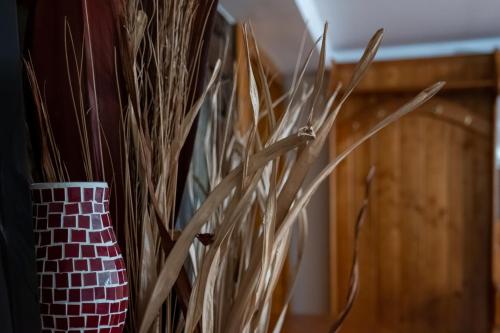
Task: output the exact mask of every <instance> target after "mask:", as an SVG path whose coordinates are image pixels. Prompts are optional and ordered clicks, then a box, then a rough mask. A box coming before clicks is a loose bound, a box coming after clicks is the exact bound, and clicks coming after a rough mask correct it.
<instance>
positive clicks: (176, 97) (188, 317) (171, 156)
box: [122, 0, 442, 332]
mask: <svg viewBox="0 0 500 333" xmlns="http://www.w3.org/2000/svg"><path fill="white" fill-rule="evenodd" d="M141 6H142V3H141V1H138V0H132V1H129V2H128V7H127V8H128V10H127V17H126V20H125V21H126V25H125V30H126V44H125V46H126V47H125V49H124V50H122V54H123V56H122V58H123V59H124V62H123V63H122V66H123V67H124V71H125V78H126V81H127V94H128V95H127V96H125V100H127V103H126V105H125V106H124V108H125V109H126V111H127V112H126V117H125V119H124V122H123V127H124V133H125V136H126V140H125V142H126V149H125V151H126V153H125V154H126V156H125V161H126V164H125V167H124V169H125V174H126V177H125V179H124V182H125V188H126V196H127V203H128V205H127V207H128V211H127V216H126V224H127V225H126V227H127V246H128V249H129V251H128V253H127V264H128V270H129V278H130V281H131V290H132V307H131V311H132V318H133V319H132V327H134V329H137V330H138V331H139V332H150V331H155V332H159V331H168V332H177V331H184V332H194V331H197V330H200V329H201V331H202V332H266V331H267V330H268V329H270V327H269V318H270V309H271V304H272V297H273V290H274V288H275V287H276V284H277V281H278V278H279V276H280V274H281V271H282V268H283V265H284V262H285V259H286V257H287V256H288V255H289V248H290V243H291V235H292V232H293V230H294V226H295V225H296V224H297V225H298V228H297V230H298V233H299V240H300V244H301V246H299V257H300V256H301V252H302V250H303V244H304V242H305V232H306V230H307V218H306V214H305V211H304V208H305V207H306V205H307V203H308V202H309V200H310V198H311V196H312V194H313V193H314V192H315V191H316V189H317V188H318V186H319V184H320V183H321V182H322V181H324V180H325V179H326V178H327V177H328V175H329V174H330V173H331V172H332V171H333V170H334V169H335V168H336V166H337V165H338V164H339V163H340V162H341V161H342V160H344V159H345V158H346V157H347V155H348V154H349V153H350V152H351V151H352V150H354V149H355V148H356V147H358V146H359V145H360V144H361V143H363V142H365V141H366V140H367V139H369V138H370V137H371V136H373V135H374V134H376V133H377V132H378V131H379V130H380V129H382V128H383V127H385V126H386V125H388V124H390V123H391V122H393V121H395V120H397V119H399V118H400V117H401V116H403V115H405V114H407V113H408V112H410V111H411V110H413V109H415V108H417V107H418V106H420V105H421V104H422V103H424V102H425V101H427V100H428V99H429V98H431V97H432V96H433V95H434V94H435V93H437V91H439V89H440V88H441V87H442V83H437V84H435V85H433V86H431V87H429V88H428V89H426V90H424V91H423V92H421V93H420V94H419V95H417V96H416V97H415V98H414V99H413V100H411V101H410V102H409V103H407V104H405V105H404V106H402V107H401V108H400V109H398V110H396V111H395V112H394V113H393V114H391V115H390V116H389V117H387V118H386V119H384V120H382V121H381V122H380V123H379V124H377V125H376V126H375V127H373V128H372V129H371V130H370V131H369V132H368V133H367V134H366V135H365V136H364V137H362V138H361V139H360V140H359V141H357V142H355V143H354V144H353V145H352V146H351V147H349V148H348V149H347V150H346V151H344V152H342V153H341V154H340V155H339V156H338V157H337V158H335V159H334V160H333V161H332V162H331V163H330V164H329V165H328V166H327V167H326V168H325V169H324V170H323V171H322V172H320V173H319V174H318V175H317V177H316V178H315V179H314V180H313V182H312V183H311V184H309V185H307V186H304V179H305V177H306V175H307V172H308V170H309V169H310V166H311V165H312V163H314V161H315V160H316V158H317V157H318V155H319V153H320V151H321V148H322V147H323V145H324V143H325V141H326V138H327V136H328V134H329V132H330V130H331V128H332V126H333V124H334V122H335V119H336V117H337V115H338V113H339V111H340V109H341V108H342V106H343V104H344V103H345V101H346V100H347V98H348V97H349V95H350V94H351V93H352V91H353V90H354V88H355V87H356V85H357V84H358V83H359V82H360V80H361V78H362V77H363V75H364V74H365V73H366V71H367V68H368V66H369V64H370V63H371V62H372V60H373V58H374V56H375V53H376V50H377V49H378V46H379V44H380V41H381V39H382V31H381V30H380V31H377V33H376V34H375V35H374V36H373V38H372V39H371V40H370V42H369V44H368V46H367V48H366V51H365V53H364V54H363V56H362V58H361V60H360V62H359V64H358V66H357V67H356V69H355V71H354V73H353V76H352V78H351V81H350V82H349V84H348V85H347V86H346V87H345V88H344V89H343V90H342V92H341V93H340V89H337V90H336V92H335V93H334V94H333V95H332V96H331V97H330V98H329V99H328V101H327V102H326V103H325V105H323V106H322V105H320V102H319V96H320V91H321V89H322V86H323V79H324V69H325V37H324V36H325V35H326V28H327V27H326V25H325V35H323V39H322V46H321V52H320V61H319V66H318V72H317V75H316V79H315V82H314V85H313V86H312V87H311V88H310V89H306V90H305V91H303V89H302V88H303V78H304V74H305V71H306V68H307V66H308V64H309V62H310V59H311V55H312V53H313V50H311V51H310V52H309V54H308V55H307V57H306V59H305V61H304V63H303V64H302V66H298V68H299V69H298V70H297V73H296V75H295V79H294V81H293V84H292V86H291V89H290V91H289V92H288V93H287V96H288V101H287V104H286V107H285V111H284V113H283V115H282V116H281V118H280V119H276V117H275V106H276V103H277V101H273V100H272V99H271V94H270V89H269V82H268V80H267V76H266V74H265V72H264V68H263V65H262V62H261V60H260V56H259V52H258V48H257V45H256V43H255V40H254V38H253V37H252V34H251V33H245V42H246V43H245V44H246V50H247V58H248V59H247V60H248V64H249V66H248V68H247V70H248V74H249V75H248V77H249V93H250V102H251V105H250V107H251V110H252V112H253V115H254V116H253V122H252V123H251V126H250V129H249V130H248V131H247V132H246V133H240V132H238V130H236V129H235V128H236V126H233V124H232V123H227V124H225V125H222V126H221V125H220V124H218V122H217V120H216V118H215V115H216V114H217V113H218V112H219V110H218V109H217V105H218V103H217V102H214V103H211V105H213V106H214V107H213V108H214V109H213V110H212V112H213V118H212V120H211V122H210V124H211V128H210V131H209V135H208V136H207V138H206V142H207V146H206V154H207V161H208V162H207V165H208V168H209V176H210V182H209V183H210V188H209V194H208V195H207V197H206V198H205V200H204V201H203V202H202V203H200V204H199V205H198V207H197V210H196V212H195V214H194V215H193V217H192V218H191V220H190V221H189V222H188V223H187V225H186V227H185V228H184V229H183V230H182V231H181V232H180V234H179V235H178V236H176V235H175V233H174V215H173V214H174V212H173V207H174V206H175V200H176V197H177V196H176V187H175V184H176V178H177V173H178V169H177V168H178V159H179V154H180V149H181V148H182V146H183V144H184V141H185V138H186V136H187V133H188V132H189V131H190V129H191V126H192V124H193V119H194V118H195V116H196V114H197V113H198V111H199V109H200V107H201V106H202V103H203V101H204V100H205V98H206V97H207V96H210V97H211V100H212V101H214V100H215V101H216V99H217V94H218V89H219V87H220V84H219V83H218V71H219V68H220V62H219V63H218V64H217V66H216V68H215V70H214V71H213V73H212V76H211V78H210V80H209V82H208V84H207V85H206V88H205V90H204V92H203V94H202V96H201V97H200V98H199V99H198V100H196V101H194V102H191V101H189V100H188V99H189V98H188V96H189V94H188V90H189V82H191V80H193V79H196V73H194V72H190V71H189V68H188V65H187V61H186V59H187V58H186V56H187V54H188V49H189V47H192V46H190V45H189V42H188V40H189V38H188V36H189V34H190V32H191V31H192V29H193V27H192V22H193V21H192V17H193V15H194V14H193V13H194V11H195V10H196V5H195V1H194V0H181V1H176V2H170V1H165V2H155V3H154V10H153V11H152V13H153V14H152V16H151V17H148V16H147V15H146V13H145V11H143V10H142V8H141ZM249 36H250V37H249ZM251 49H252V50H253V51H254V52H255V54H256V55H257V65H256V66H255V68H254V67H253V66H252V65H251V61H250V56H249V54H250V53H251V51H250V50H251ZM257 81H258V82H259V83H260V87H261V90H260V93H259V89H258V88H257ZM235 82H236V80H235ZM234 91H235V89H233V93H234ZM233 106H234V103H231V105H230V112H229V114H235V113H236V112H235V111H234V110H231V109H232V108H233ZM263 115H265V116H263ZM229 119H233V120H234V119H235V117H234V115H233V117H229ZM303 119H305V123H304V124H303V125H302V126H300V121H301V120H303ZM260 122H266V124H267V128H268V135H266V136H264V135H261V133H259V131H258V125H259V123H260ZM221 128H222V129H223V130H221ZM192 182H193V180H192V181H191V183H192ZM201 232H208V233H211V234H213V235H214V237H213V242H212V243H211V244H210V245H208V246H206V247H205V246H201V245H200V244H198V243H196V242H195V239H196V236H197V235H198V234H199V233H201ZM174 240H175V241H174ZM189 260H191V261H192V262H191V265H192V267H193V268H194V269H193V271H194V274H195V276H194V282H193V286H192V290H191V292H190V294H189V302H188V306H187V309H186V310H185V311H183V312H182V314H181V315H180V316H179V317H177V318H172V317H171V315H172V314H173V313H175V311H174V310H175V309H173V308H172V307H175V306H179V307H181V306H182V304H180V303H182V302H183V300H182V299H181V300H179V295H178V293H177V292H176V296H177V299H172V298H171V297H172V295H173V294H172V291H173V289H174V287H176V286H177V285H178V284H179V279H180V277H181V276H182V275H183V274H186V273H185V271H184V265H185V263H186V262H187V261H189ZM294 272H295V273H296V270H294ZM293 280H294V279H292V281H293ZM175 290H176V291H178V289H175ZM292 290H293V288H291V289H290V290H289V291H288V293H287V297H286V298H287V301H289V300H290V295H291V292H292ZM176 300H177V302H176ZM184 301H185V300H184ZM165 308H166V310H165ZM285 313H286V305H285V308H284V309H283V310H282V312H281V314H280V317H279V319H278V321H277V323H276V324H275V326H274V327H272V330H273V332H279V331H280V329H281V326H282V324H283V319H284V315H285Z"/></svg>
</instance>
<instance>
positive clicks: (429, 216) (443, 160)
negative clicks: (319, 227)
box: [331, 77, 494, 333]
mask: <svg viewBox="0 0 500 333" xmlns="http://www.w3.org/2000/svg"><path fill="white" fill-rule="evenodd" d="M409 80H412V78H411V77H410V78H409ZM366 86H367V85H365V86H364V87H365V88H366ZM395 86H396V85H395ZM362 88H363V87H362ZM396 88H397V87H396ZM384 89H386V90H385V91H384V90H383V89H382V90H383V91H375V92H369V91H367V90H365V91H364V92H363V94H361V95H358V96H355V98H354V99H353V100H352V101H351V102H350V103H349V105H348V106H347V108H346V110H344V114H343V116H342V117H341V119H340V120H339V122H338V124H337V128H336V131H335V134H334V135H332V138H331V150H332V151H333V152H334V153H335V152H341V151H342V150H343V149H345V148H346V147H347V146H349V145H350V144H351V143H353V142H354V141H355V140H356V139H357V138H359V137H361V135H362V134H363V133H365V132H366V130H367V129H368V128H369V127H371V126H373V125H374V124H375V123H376V122H377V121H379V120H380V119H381V118H382V117H384V116H386V115H387V114H389V113H390V112H391V110H395V109H396V107H397V106H399V105H402V104H403V103H404V102H405V101H407V100H408V98H409V97H410V96H411V95H412V94H409V93H408V92H409V91H408V90H409V89H407V90H405V91H397V90H391V91H389V90H388V89H387V86H386V87H385V88H384ZM493 103H494V94H492V93H491V91H489V90H484V87H476V88H474V89H473V90H472V91H470V90H469V91H466V90H463V88H460V91H455V90H453V91H450V90H448V91H445V92H444V93H443V94H441V96H440V97H437V98H434V99H433V100H432V101H431V102H430V103H428V104H426V105H425V106H424V107H422V108H421V109H419V110H418V111H416V112H414V113H413V114H411V115H409V116H407V117H405V118H404V119H402V120H400V121H398V122H397V123H395V124H393V125H391V126H389V127H387V128H386V129H384V130H383V131H382V132H380V133H379V134H378V135H377V136H376V137H374V138H372V139H371V140H370V141H369V142H367V143H365V144H364V145H363V146H362V147H360V148H359V149H358V150H356V151H355V152H354V154H353V155H352V156H351V157H350V158H348V159H347V161H346V162H345V163H343V164H342V165H341V166H339V168H338V171H337V173H336V175H335V176H334V177H333V178H332V183H331V184H332V193H333V194H334V196H333V197H332V198H336V200H335V203H334V205H335V206H334V207H332V217H333V219H332V220H333V222H332V224H331V227H332V231H331V234H332V238H331V242H332V249H331V254H332V265H333V266H334V268H333V269H332V272H335V278H334V279H332V280H333V283H332V288H331V289H332V298H331V299H332V307H333V310H334V312H335V311H338V309H339V308H341V307H342V305H343V303H344V300H345V297H346V292H347V287H348V278H349V268H350V263H351V257H352V246H353V232H354V222H355V219H356V214H357V211H358V209H359V207H360V205H361V202H362V199H363V195H364V178H365V177H366V175H367V173H368V170H369V168H370V166H371V165H375V167H376V170H377V171H376V177H375V179H374V181H373V187H372V192H371V199H370V200H371V202H370V208H369V213H368V215H367V219H366V221H365V224H364V226H363V229H362V232H361V238H360V261H359V265H360V266H359V267H360V289H359V295H358V297H357V299H356V301H355V305H354V307H353V309H352V312H351V314H350V315H349V317H348V319H347V320H346V322H345V324H344V326H343V328H342V329H341V332H347V333H349V332H353V333H357V332H374V333H378V332H383V333H386V332H387V333H396V332H397V333H399V332H403V333H406V332H415V333H421V332H435V333H440V332H457V333H458V332H463V333H474V332H481V333H483V332H484V333H486V332H490V330H491V320H492V312H493V308H492V306H491V305H490V304H491V301H492V295H493V292H492V287H491V286H492V283H491V221H492V214H491V212H492V204H491V203H492V200H491V198H492V126H491V124H492V113H493ZM332 200H333V199H332Z"/></svg>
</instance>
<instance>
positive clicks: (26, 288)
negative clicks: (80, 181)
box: [0, 0, 40, 333]
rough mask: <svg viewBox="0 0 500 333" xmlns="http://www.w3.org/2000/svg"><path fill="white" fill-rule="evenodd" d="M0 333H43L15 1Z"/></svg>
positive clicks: (10, 22)
mask: <svg viewBox="0 0 500 333" xmlns="http://www.w3.org/2000/svg"><path fill="white" fill-rule="evenodd" d="M0 42H1V45H2V49H1V51H0V92H1V101H2V108H1V111H0V325H1V326H0V331H2V332H4V333H10V332H39V331H40V317H39V312H38V296H37V287H36V286H37V285H36V275H35V250H34V237H33V230H32V226H31V198H30V191H29V178H28V172H27V169H28V168H27V145H26V134H27V133H26V123H25V119H24V107H23V93H22V67H21V57H20V47H19V34H18V22H17V7H16V1H15V0H2V1H0Z"/></svg>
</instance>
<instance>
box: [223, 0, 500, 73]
mask: <svg viewBox="0 0 500 333" xmlns="http://www.w3.org/2000/svg"><path fill="white" fill-rule="evenodd" d="M221 5H222V7H224V9H225V10H226V11H227V12H228V13H229V14H230V15H231V16H232V17H234V18H235V19H236V20H238V21H247V20H249V21H251V22H252V24H253V26H254V29H255V33H256V35H257V39H258V40H259V42H260V44H261V46H262V48H263V49H264V50H265V51H266V52H267V53H268V54H269V56H270V57H271V58H272V59H273V60H274V62H275V63H276V65H277V66H278V67H279V68H280V69H281V70H282V71H283V72H284V73H290V72H292V71H293V69H294V67H295V62H296V57H297V54H298V52H299V48H300V42H301V39H302V38H301V36H302V35H303V32H304V31H305V30H307V32H308V38H307V45H308V46H309V47H311V45H313V42H312V40H313V38H314V39H316V38H317V37H318V36H320V35H321V33H322V30H323V24H324V22H325V21H328V23H329V32H328V45H327V57H328V59H329V60H335V61H337V62H352V61H355V60H356V59H357V58H358V57H359V55H360V54H361V51H362V48H363V47H364V46H365V44H366V42H367V41H368V40H369V38H370V36H371V35H372V34H373V33H374V32H375V31H376V30H377V29H378V28H380V27H383V28H384V42H383V45H382V48H381V49H380V51H379V59H390V58H409V57H424V56H439V55H449V54H456V53H484V52H490V51H492V50H493V49H495V48H497V47H498V48H500V1H498V0H419V1H417V0H252V1H249V0H221ZM306 22H307V24H306Z"/></svg>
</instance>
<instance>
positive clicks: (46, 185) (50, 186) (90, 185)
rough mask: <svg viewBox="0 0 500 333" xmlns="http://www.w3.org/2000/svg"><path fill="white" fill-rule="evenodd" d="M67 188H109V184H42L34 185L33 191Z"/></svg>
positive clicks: (32, 186) (32, 185)
mask: <svg viewBox="0 0 500 333" xmlns="http://www.w3.org/2000/svg"><path fill="white" fill-rule="evenodd" d="M67 187H108V183H107V182H42V183H32V184H31V189H34V190H37V189H48V188H67Z"/></svg>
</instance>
